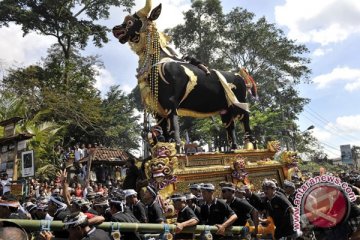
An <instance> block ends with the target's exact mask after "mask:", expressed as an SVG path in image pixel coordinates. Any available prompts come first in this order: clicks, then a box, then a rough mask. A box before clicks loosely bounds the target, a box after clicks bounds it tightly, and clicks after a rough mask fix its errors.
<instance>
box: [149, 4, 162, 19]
mask: <svg viewBox="0 0 360 240" xmlns="http://www.w3.org/2000/svg"><path fill="white" fill-rule="evenodd" d="M160 13H161V3H160V4H159V6H157V7H156V8H154V9H153V10H152V11H151V13H150V16H149V18H148V19H149V20H150V21H154V20H156V19H158V17H159V16H160Z"/></svg>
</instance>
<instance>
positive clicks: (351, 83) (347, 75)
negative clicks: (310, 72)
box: [313, 67, 360, 92]
mask: <svg viewBox="0 0 360 240" xmlns="http://www.w3.org/2000/svg"><path fill="white" fill-rule="evenodd" d="M313 81H314V83H315V84H316V85H317V88H320V89H321V88H325V87H329V85H331V84H334V83H338V82H343V83H344V82H345V87H344V88H345V90H346V91H349V92H352V91H356V90H358V89H360V69H352V68H349V67H336V68H334V69H333V70H332V71H331V72H330V73H326V74H322V75H319V76H316V77H315V78H314V79H313Z"/></svg>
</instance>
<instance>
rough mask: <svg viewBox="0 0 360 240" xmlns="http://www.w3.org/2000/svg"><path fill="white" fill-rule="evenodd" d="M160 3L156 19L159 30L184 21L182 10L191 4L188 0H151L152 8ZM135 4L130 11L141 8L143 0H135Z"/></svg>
mask: <svg viewBox="0 0 360 240" xmlns="http://www.w3.org/2000/svg"><path fill="white" fill-rule="evenodd" d="M160 3H161V5H162V8H161V14H160V16H159V18H158V19H157V20H156V24H157V26H158V29H159V30H161V31H162V30H164V29H166V28H172V27H174V26H176V25H178V24H182V23H183V22H184V20H183V18H184V16H183V12H184V11H187V10H189V9H190V6H191V4H190V1H189V0H161V1H160V0H156V1H152V8H155V7H157V6H158V5H159V4H160ZM135 4H136V5H135V7H133V10H132V13H133V12H135V11H138V10H140V9H141V8H143V7H144V6H145V0H136V1H135ZM122 20H123V19H122ZM122 20H121V21H122Z"/></svg>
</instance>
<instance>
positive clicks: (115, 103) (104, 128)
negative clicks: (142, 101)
mask: <svg viewBox="0 0 360 240" xmlns="http://www.w3.org/2000/svg"><path fill="white" fill-rule="evenodd" d="M134 109H135V101H134V99H131V98H130V97H129V96H127V95H126V94H125V93H124V92H123V91H122V90H120V89H119V86H112V87H110V90H109V92H108V93H107V94H106V97H105V99H103V100H102V103H101V115H102V120H101V122H100V123H99V126H100V129H101V132H99V138H100V139H99V141H100V142H101V143H103V144H104V145H106V146H109V147H118V146H121V148H123V149H124V150H134V149H137V148H138V147H139V141H140V136H139V133H140V132H141V126H140V124H139V123H138V121H139V118H140V117H139V115H138V114H136V113H135V112H134Z"/></svg>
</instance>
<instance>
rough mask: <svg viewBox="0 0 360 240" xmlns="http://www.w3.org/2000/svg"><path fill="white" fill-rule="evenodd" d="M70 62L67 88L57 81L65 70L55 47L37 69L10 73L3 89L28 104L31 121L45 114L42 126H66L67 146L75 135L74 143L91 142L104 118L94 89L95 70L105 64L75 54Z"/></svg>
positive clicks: (21, 69)
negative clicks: (45, 122) (37, 115)
mask: <svg viewBox="0 0 360 240" xmlns="http://www.w3.org/2000/svg"><path fill="white" fill-rule="evenodd" d="M69 62H70V63H71V64H69V66H68V69H70V70H71V71H69V73H68V78H69V80H68V81H69V83H70V85H69V86H68V87H64V85H63V84H62V82H61V81H58V79H60V78H61V76H62V73H63V71H64V67H65V66H64V64H63V63H64V59H63V58H62V55H61V50H60V49H59V48H57V47H56V46H54V47H53V48H50V49H49V51H48V56H47V57H46V58H44V59H43V60H42V62H41V63H39V64H38V65H32V66H28V67H24V68H17V69H9V70H8V72H9V74H8V75H7V76H5V77H4V79H3V83H2V87H3V89H4V91H7V92H10V93H12V94H14V95H15V96H16V97H17V98H18V99H22V100H23V101H24V102H25V105H26V106H28V108H27V112H26V115H27V116H28V119H29V120H31V119H32V118H33V117H35V115H36V114H37V113H39V112H42V114H41V119H38V120H39V122H41V121H50V122H51V121H54V122H56V123H58V124H59V125H62V126H63V125H65V126H67V127H66V128H64V129H62V132H63V135H64V139H65V141H66V142H69V140H70V139H72V138H74V136H72V135H75V139H74V141H82V140H86V142H91V140H89V139H91V137H92V136H93V135H92V132H93V131H94V129H95V128H96V127H97V123H98V122H99V121H100V118H101V115H100V104H101V99H100V95H99V91H98V90H97V89H96V88H95V87H94V84H95V81H96V79H95V77H96V75H97V74H98V71H97V68H96V67H95V66H98V67H102V64H101V62H100V61H99V60H98V59H97V57H93V56H90V57H82V56H80V55H79V54H78V53H77V52H76V51H74V52H73V54H72V55H71V59H70V61H69ZM84 136H85V137H84Z"/></svg>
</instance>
